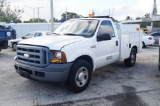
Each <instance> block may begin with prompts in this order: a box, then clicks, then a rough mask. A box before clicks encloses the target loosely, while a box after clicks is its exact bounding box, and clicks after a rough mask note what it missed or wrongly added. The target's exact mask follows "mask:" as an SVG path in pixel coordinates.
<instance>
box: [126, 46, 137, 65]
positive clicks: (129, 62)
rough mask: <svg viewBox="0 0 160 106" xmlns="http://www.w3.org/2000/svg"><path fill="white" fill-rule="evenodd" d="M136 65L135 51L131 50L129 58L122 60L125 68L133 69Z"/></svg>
mask: <svg viewBox="0 0 160 106" xmlns="http://www.w3.org/2000/svg"><path fill="white" fill-rule="evenodd" d="M135 63H136V49H135V48H132V50H131V53H130V57H129V58H128V59H125V60H124V64H125V66H127V67H133V66H134V65H135Z"/></svg>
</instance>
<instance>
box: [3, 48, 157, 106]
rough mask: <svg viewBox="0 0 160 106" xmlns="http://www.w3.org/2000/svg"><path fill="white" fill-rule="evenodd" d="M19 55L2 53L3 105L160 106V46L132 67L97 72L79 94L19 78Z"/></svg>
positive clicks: (147, 51) (145, 52)
mask: <svg viewBox="0 0 160 106" xmlns="http://www.w3.org/2000/svg"><path fill="white" fill-rule="evenodd" d="M15 55H16V52H13V51H12V50H11V49H6V50H2V52H1V53H0V106H33V105H41V106H160V71H158V55H159V53H158V47H153V46H150V47H147V48H145V49H143V51H142V52H141V53H140V54H138V55H137V62H136V65H135V66H134V67H132V68H128V67H125V66H124V64H123V62H120V63H114V64H111V65H108V66H106V67H103V68H101V69H98V70H96V71H95V72H94V73H93V75H92V80H91V83H90V85H89V87H88V88H87V89H86V90H85V91H84V92H81V93H78V94H75V93H72V92H70V91H68V90H67V89H66V87H65V86H64V85H55V84H51V83H44V82H38V81H33V80H29V79H25V78H23V77H21V76H19V75H18V74H17V73H16V72H15V70H14V60H13V58H14V56H15Z"/></svg>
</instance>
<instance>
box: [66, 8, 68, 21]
mask: <svg viewBox="0 0 160 106" xmlns="http://www.w3.org/2000/svg"><path fill="white" fill-rule="evenodd" d="M67 15H68V14H67V7H66V20H67V19H68V16H67Z"/></svg>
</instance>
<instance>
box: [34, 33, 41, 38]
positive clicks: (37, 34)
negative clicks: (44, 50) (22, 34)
mask: <svg viewBox="0 0 160 106" xmlns="http://www.w3.org/2000/svg"><path fill="white" fill-rule="evenodd" d="M39 36H42V33H35V35H34V37H39Z"/></svg>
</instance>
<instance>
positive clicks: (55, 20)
mask: <svg viewBox="0 0 160 106" xmlns="http://www.w3.org/2000/svg"><path fill="white" fill-rule="evenodd" d="M53 21H54V22H58V21H59V20H58V19H56V18H53ZM49 22H51V20H49Z"/></svg>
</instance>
